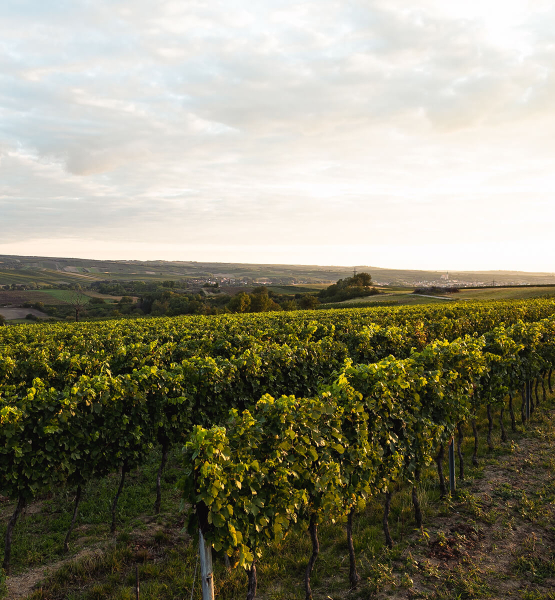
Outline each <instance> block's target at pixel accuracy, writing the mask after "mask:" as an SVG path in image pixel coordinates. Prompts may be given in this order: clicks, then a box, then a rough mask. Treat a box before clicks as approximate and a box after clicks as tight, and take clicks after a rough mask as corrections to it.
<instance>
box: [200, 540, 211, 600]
mask: <svg viewBox="0 0 555 600" xmlns="http://www.w3.org/2000/svg"><path fill="white" fill-rule="evenodd" d="M198 535H199V544H198V551H199V556H200V577H201V580H202V600H214V572H213V569H212V547H211V546H210V544H207V543H206V540H205V539H204V536H203V535H202V530H201V529H199V530H198Z"/></svg>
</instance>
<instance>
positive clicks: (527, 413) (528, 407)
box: [526, 381, 532, 421]
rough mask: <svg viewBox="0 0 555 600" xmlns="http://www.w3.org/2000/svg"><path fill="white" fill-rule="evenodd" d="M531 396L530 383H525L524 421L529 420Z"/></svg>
mask: <svg viewBox="0 0 555 600" xmlns="http://www.w3.org/2000/svg"><path fill="white" fill-rule="evenodd" d="M531 394H532V382H531V381H527V382H526V421H529V420H530V396H531Z"/></svg>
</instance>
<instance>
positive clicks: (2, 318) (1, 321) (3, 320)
mask: <svg viewBox="0 0 555 600" xmlns="http://www.w3.org/2000/svg"><path fill="white" fill-rule="evenodd" d="M5 324H6V319H5V318H4V317H3V316H2V315H0V327H2V326H3V325H5Z"/></svg>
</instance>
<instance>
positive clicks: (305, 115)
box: [0, 0, 555, 271]
mask: <svg viewBox="0 0 555 600" xmlns="http://www.w3.org/2000/svg"><path fill="white" fill-rule="evenodd" d="M0 31H1V32H2V34H1V36H0V253H3V254H25V255H29V254H36V255H50V256H52V255H58V256H79V257H95V258H130V259H131V258H136V259H159V258H162V259H168V260H172V259H173V260H197V261H203V260H216V261H222V262H225V261H234V262H259V263H263V262H274V263H275V262H279V263H304V264H338V265H363V264H366V265H375V266H382V267H400V268H401V267H406V268H438V269H490V268H491V269H496V268H503V269H522V270H529V271H532V270H544V271H555V234H554V229H555V152H554V150H555V147H554V146H555V2H553V1H549V2H546V1H543V0H528V1H526V2H525V1H521V0H518V1H517V0H499V1H498V0H465V1H464V2H460V1H457V2H455V0H453V1H451V0H413V1H410V2H409V1H408V0H343V1H337V0H316V1H313V2H311V1H308V2H303V1H299V0H296V1H290V0H256V1H252V0H250V1H246V0H202V1H200V0H199V1H189V0H180V1H170V0H156V1H155V0H2V2H1V3H0Z"/></svg>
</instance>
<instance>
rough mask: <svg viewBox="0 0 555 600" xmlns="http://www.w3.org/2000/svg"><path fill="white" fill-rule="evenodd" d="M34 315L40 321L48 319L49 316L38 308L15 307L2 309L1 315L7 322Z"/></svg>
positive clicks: (0, 310) (0, 309)
mask: <svg viewBox="0 0 555 600" xmlns="http://www.w3.org/2000/svg"><path fill="white" fill-rule="evenodd" d="M29 314H31V315H34V316H35V317H38V318H39V319H48V318H49V316H48V315H47V314H46V313H43V312H42V311H40V310H37V309H36V308H14V307H9V308H5V307H0V315H2V316H3V317H4V318H5V319H6V321H11V320H12V319H25V317H26V316H27V315H29Z"/></svg>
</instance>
